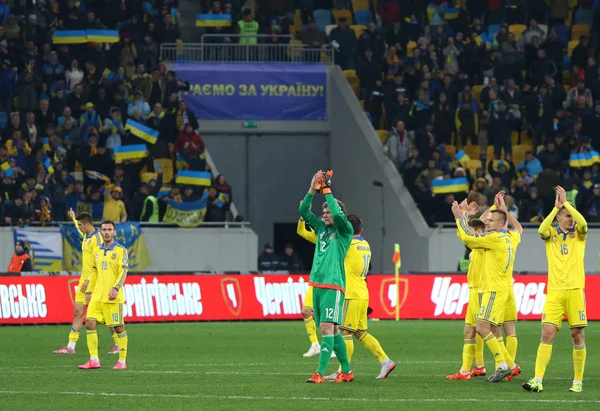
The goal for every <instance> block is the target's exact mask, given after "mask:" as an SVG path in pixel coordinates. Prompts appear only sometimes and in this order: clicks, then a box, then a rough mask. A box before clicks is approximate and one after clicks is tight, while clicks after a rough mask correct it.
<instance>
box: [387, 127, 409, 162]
mask: <svg viewBox="0 0 600 411" xmlns="http://www.w3.org/2000/svg"><path fill="white" fill-rule="evenodd" d="M411 146H412V143H411V141H410V137H409V134H408V131H407V130H406V129H405V126H404V122H402V121H398V122H397V123H396V127H394V128H393V129H392V131H391V132H390V133H389V134H388V137H387V139H386V142H385V152H386V154H387V155H388V156H389V157H390V159H391V160H392V161H393V162H394V165H395V166H396V168H397V169H398V170H400V168H401V166H402V164H403V163H404V162H405V161H406V160H408V154H409V152H410V149H411Z"/></svg>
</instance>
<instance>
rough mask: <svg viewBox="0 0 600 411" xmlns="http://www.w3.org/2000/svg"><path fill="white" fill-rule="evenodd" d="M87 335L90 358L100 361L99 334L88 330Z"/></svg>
mask: <svg viewBox="0 0 600 411" xmlns="http://www.w3.org/2000/svg"><path fill="white" fill-rule="evenodd" d="M86 335H87V346H88V351H89V352H90V358H91V359H93V360H96V361H98V333H97V332H96V330H87V332H86Z"/></svg>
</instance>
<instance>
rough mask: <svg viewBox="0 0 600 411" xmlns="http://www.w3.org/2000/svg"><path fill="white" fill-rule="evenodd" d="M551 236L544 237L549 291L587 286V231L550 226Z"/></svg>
mask: <svg viewBox="0 0 600 411" xmlns="http://www.w3.org/2000/svg"><path fill="white" fill-rule="evenodd" d="M549 230H550V236H549V237H547V238H543V237H542V239H543V240H544V243H545V245H546V257H547V258H548V291H555V290H574V289H579V288H582V289H583V288H585V269H584V266H583V260H584V257H585V244H586V241H587V233H581V232H580V231H579V230H577V227H576V226H575V227H573V229H571V230H569V231H567V232H564V231H562V230H561V229H560V227H550V229H549Z"/></svg>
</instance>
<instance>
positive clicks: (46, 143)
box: [42, 137, 50, 152]
mask: <svg viewBox="0 0 600 411" xmlns="http://www.w3.org/2000/svg"><path fill="white" fill-rule="evenodd" d="M42 141H43V143H44V151H46V152H48V151H50V139H48V137H44V138H43V139H42Z"/></svg>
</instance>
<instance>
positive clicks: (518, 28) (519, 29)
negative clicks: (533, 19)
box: [508, 24, 527, 41]
mask: <svg viewBox="0 0 600 411" xmlns="http://www.w3.org/2000/svg"><path fill="white" fill-rule="evenodd" d="M525 29H527V26H525V25H524V24H511V25H510V26H508V31H509V32H511V33H513V34H514V35H515V40H517V41H519V39H520V38H521V33H523V32H524V31H525Z"/></svg>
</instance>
